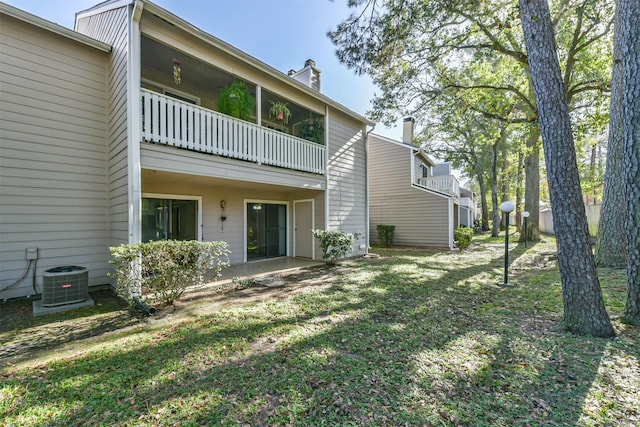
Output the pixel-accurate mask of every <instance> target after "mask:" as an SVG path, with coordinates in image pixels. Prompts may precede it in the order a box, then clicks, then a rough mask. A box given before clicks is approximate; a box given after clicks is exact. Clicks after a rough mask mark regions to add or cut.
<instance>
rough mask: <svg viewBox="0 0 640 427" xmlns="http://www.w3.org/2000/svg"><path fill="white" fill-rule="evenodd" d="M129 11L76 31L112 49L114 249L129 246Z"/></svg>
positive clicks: (97, 18)
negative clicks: (118, 246)
mask: <svg viewBox="0 0 640 427" xmlns="http://www.w3.org/2000/svg"><path fill="white" fill-rule="evenodd" d="M127 25H128V23H127V8H126V7H122V8H118V9H113V10H109V11H107V12H104V13H101V14H97V15H92V16H89V17H86V18H83V19H80V20H78V22H77V23H76V31H78V32H80V33H83V34H85V35H88V36H90V37H93V38H94V39H97V40H100V41H102V42H104V43H107V44H109V45H111V46H112V49H113V50H112V53H111V55H110V57H109V63H108V69H107V73H108V76H107V78H108V91H109V95H108V100H107V105H108V106H109V107H108V108H109V110H108V129H109V135H108V138H109V149H108V152H107V162H108V186H109V217H110V237H111V241H110V246H117V245H119V244H122V243H129V197H128V188H129V187H128V185H129V170H128V158H127V51H128V29H127Z"/></svg>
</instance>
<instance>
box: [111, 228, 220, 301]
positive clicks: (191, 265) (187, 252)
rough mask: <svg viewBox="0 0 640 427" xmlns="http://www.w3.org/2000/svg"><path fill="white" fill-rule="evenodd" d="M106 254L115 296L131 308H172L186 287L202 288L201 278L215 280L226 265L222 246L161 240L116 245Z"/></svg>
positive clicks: (193, 241)
mask: <svg viewBox="0 0 640 427" xmlns="http://www.w3.org/2000/svg"><path fill="white" fill-rule="evenodd" d="M110 251H111V255H112V257H113V259H112V260H111V261H110V262H111V264H113V265H115V266H116V271H115V273H113V274H112V276H113V277H114V278H115V279H116V282H117V285H118V286H117V292H118V295H120V296H121V297H122V298H124V299H125V300H127V301H128V302H129V304H130V305H131V306H134V305H135V304H136V303H138V302H144V303H165V304H173V302H174V301H175V300H176V299H178V298H179V297H180V296H181V295H182V294H183V293H184V291H185V289H186V288H187V287H189V286H198V285H202V284H204V282H205V275H206V276H207V278H210V279H211V280H215V279H217V278H218V277H220V274H221V272H222V269H223V268H224V267H227V266H228V265H229V256H228V255H229V249H228V245H227V243H226V242H198V241H195V240H187V241H179V240H161V241H157V242H148V243H139V244H134V245H120V246H117V247H112V248H110ZM211 275H213V277H210V276H211Z"/></svg>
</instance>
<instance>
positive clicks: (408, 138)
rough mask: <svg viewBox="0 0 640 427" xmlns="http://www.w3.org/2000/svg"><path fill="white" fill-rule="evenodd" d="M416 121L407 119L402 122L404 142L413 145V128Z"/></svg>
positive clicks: (411, 118)
mask: <svg viewBox="0 0 640 427" xmlns="http://www.w3.org/2000/svg"><path fill="white" fill-rule="evenodd" d="M414 125H415V120H414V119H413V117H405V118H404V120H403V121H402V142H404V143H405V144H409V145H413V126H414Z"/></svg>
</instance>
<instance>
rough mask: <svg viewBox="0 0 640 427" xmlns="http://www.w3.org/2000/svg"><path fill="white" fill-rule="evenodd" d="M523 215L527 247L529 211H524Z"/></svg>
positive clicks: (525, 245)
mask: <svg viewBox="0 0 640 427" xmlns="http://www.w3.org/2000/svg"><path fill="white" fill-rule="evenodd" d="M522 217H523V218H524V247H525V248H526V247H527V218H529V212H528V211H524V212H522Z"/></svg>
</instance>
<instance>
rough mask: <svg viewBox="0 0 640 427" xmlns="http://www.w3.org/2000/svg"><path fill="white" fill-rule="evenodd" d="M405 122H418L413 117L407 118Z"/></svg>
mask: <svg viewBox="0 0 640 427" xmlns="http://www.w3.org/2000/svg"><path fill="white" fill-rule="evenodd" d="M402 121H403V122H414V123H415V122H416V120H415V119H414V118H413V117H405V118H404V119H403V120H402Z"/></svg>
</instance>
